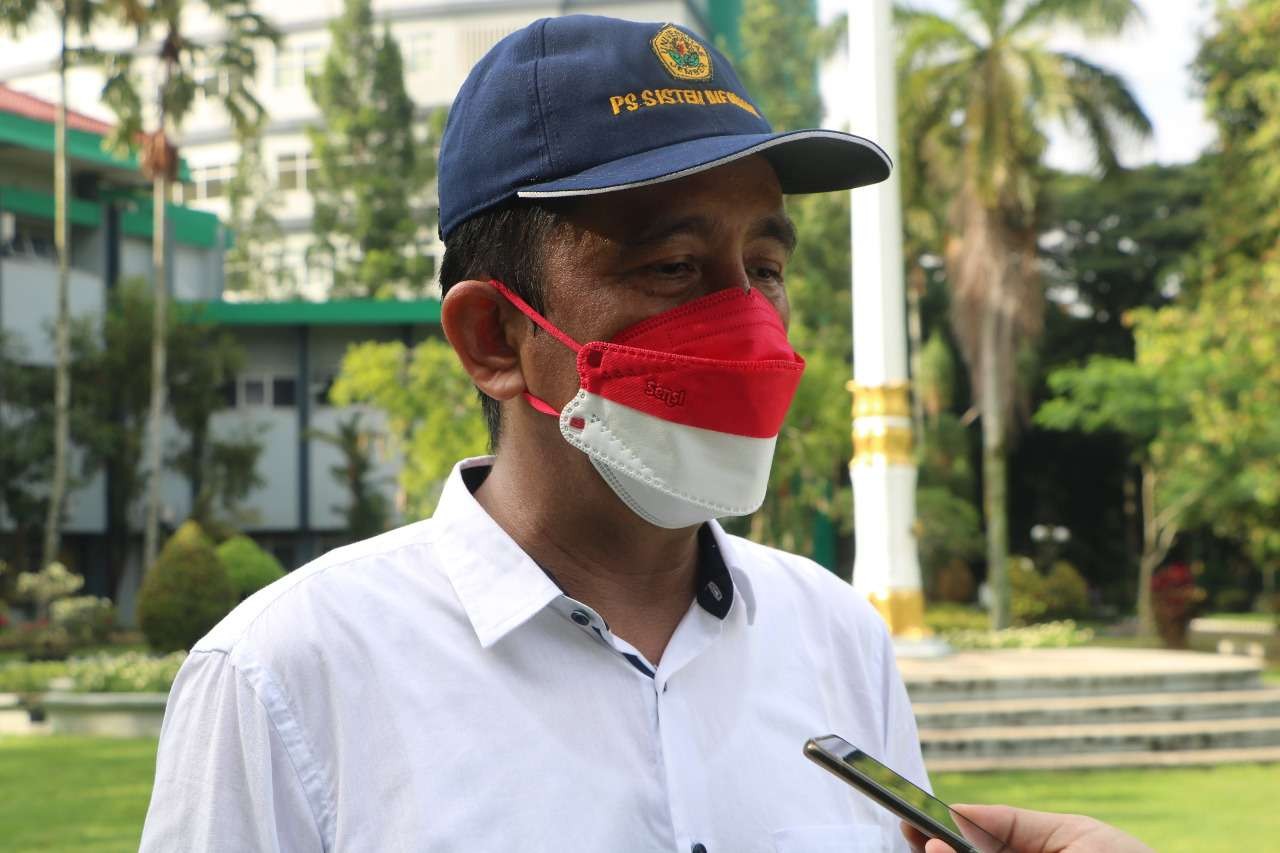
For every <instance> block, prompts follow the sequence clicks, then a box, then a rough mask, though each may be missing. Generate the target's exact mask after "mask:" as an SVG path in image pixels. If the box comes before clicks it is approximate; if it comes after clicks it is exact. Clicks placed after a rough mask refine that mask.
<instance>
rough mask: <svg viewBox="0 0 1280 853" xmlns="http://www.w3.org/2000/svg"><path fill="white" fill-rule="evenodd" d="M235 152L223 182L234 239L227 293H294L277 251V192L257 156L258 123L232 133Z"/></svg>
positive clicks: (290, 275) (280, 234)
mask: <svg viewBox="0 0 1280 853" xmlns="http://www.w3.org/2000/svg"><path fill="white" fill-rule="evenodd" d="M238 146H239V149H240V158H239V159H238V160H237V161H236V171H235V174H233V175H232V176H231V180H230V181H229V182H228V183H227V207H228V208H229V209H230V215H229V217H228V221H227V225H228V227H229V228H230V230H231V233H232V235H233V236H234V238H235V243H234V244H233V245H232V246H231V248H230V249H228V250H227V254H226V261H225V268H226V272H225V288H226V290H227V291H228V292H229V293H238V294H250V295H252V296H255V297H259V298H273V299H280V298H286V297H289V296H292V295H294V293H295V278H294V272H293V270H292V269H290V268H288V267H287V266H286V265H285V264H282V263H281V262H280V257H279V254H278V251H279V247H280V243H281V241H282V240H283V239H284V231H283V230H282V229H281V228H280V223H279V221H278V220H277V219H276V217H275V213H274V211H275V208H276V205H277V204H278V202H279V198H278V196H277V194H276V192H275V190H274V188H273V187H272V185H271V181H270V179H269V177H268V176H267V173H266V169H265V168H264V166H263V161H262V125H261V123H254V124H253V125H252V126H250V127H248V128H245V129H244V130H243V131H242V132H241V133H240V134H239V135H238Z"/></svg>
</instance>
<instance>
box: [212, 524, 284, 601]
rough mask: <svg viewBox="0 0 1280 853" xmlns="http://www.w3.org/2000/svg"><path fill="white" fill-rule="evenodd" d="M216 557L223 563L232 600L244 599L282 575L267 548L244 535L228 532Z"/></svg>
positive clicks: (278, 565) (281, 570)
mask: <svg viewBox="0 0 1280 853" xmlns="http://www.w3.org/2000/svg"><path fill="white" fill-rule="evenodd" d="M218 559H219V560H221V561H222V565H224V566H226V569H227V576H228V577H230V578H231V586H232V587H234V588H235V591H236V601H244V600H245V599H246V598H248V597H249V596H251V595H253V594H254V593H255V592H257V591H258V590H260V589H262V588H263V587H264V586H266V585H267V584H269V583H272V582H273V581H278V580H280V578H282V577H284V567H283V566H281V565H280V561H279V560H277V559H276V558H275V557H273V556H272V555H271V553H270V552H269V551H266V550H264V549H263V548H261V547H259V546H258V543H257V542H254V541H253V540H252V539H250V538H249V537H248V536H232V537H231V538H230V539H228V540H227V541H226V542H223V543H222V544H221V545H219V546H218Z"/></svg>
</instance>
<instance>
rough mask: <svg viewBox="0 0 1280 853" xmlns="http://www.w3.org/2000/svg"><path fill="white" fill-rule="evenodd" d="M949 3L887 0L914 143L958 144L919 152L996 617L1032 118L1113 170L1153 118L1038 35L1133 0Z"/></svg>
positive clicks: (1035, 295) (1100, 21)
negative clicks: (978, 456) (976, 476)
mask: <svg viewBox="0 0 1280 853" xmlns="http://www.w3.org/2000/svg"><path fill="white" fill-rule="evenodd" d="M959 5H960V9H959V12H958V14H957V15H956V16H955V18H954V19H952V18H947V17H944V16H942V15H939V14H936V13H933V12H927V11H921V10H917V9H911V8H903V7H899V9H898V10H897V13H896V19H897V23H898V25H899V28H900V34H901V45H900V55H899V63H898V68H899V78H900V81H901V82H900V92H901V97H902V98H903V99H905V102H906V104H905V106H904V107H903V109H904V110H905V111H906V112H908V113H909V114H911V115H912V116H913V121H912V125H913V127H914V133H915V134H916V135H915V136H914V137H913V144H920V143H922V141H924V140H929V139H933V140H936V139H939V138H942V137H943V136H945V135H947V134H954V135H956V142H955V146H956V148H954V149H953V150H951V151H950V152H949V153H947V154H940V155H939V156H938V157H937V162H933V163H926V164H925V165H926V167H931V168H929V171H930V173H931V177H932V179H933V180H934V181H935V185H936V186H947V188H948V189H949V190H950V195H951V202H950V208H949V215H950V222H949V228H948V233H947V235H946V237H945V247H944V254H945V259H946V268H947V275H948V278H949V280H950V282H951V294H952V298H951V321H952V326H953V328H954V331H955V334H956V338H957V340H958V342H959V345H960V349H961V354H962V355H963V357H964V360H965V362H966V364H967V366H968V368H969V376H970V381H971V384H972V386H973V389H974V395H975V398H976V402H977V406H978V410H979V414H980V416H981V419H982V444H983V465H982V470H983V508H984V511H985V515H986V520H987V567H988V582H989V584H990V587H991V590H992V593H993V595H992V607H991V621H992V626H993V627H994V628H1003V627H1006V626H1007V625H1008V624H1009V606H1010V602H1009V591H1008V575H1007V565H1008V551H1009V530H1008V511H1007V495H1006V479H1007V470H1006V464H1007V460H1006V440H1007V439H1008V437H1009V434H1010V432H1011V427H1012V426H1013V424H1014V423H1015V416H1016V415H1019V414H1021V415H1025V413H1026V411H1025V410H1026V405H1025V403H1026V401H1025V394H1024V393H1023V392H1020V391H1019V382H1018V376H1017V369H1018V364H1019V362H1020V357H1021V356H1023V355H1025V354H1026V353H1027V352H1028V351H1029V348H1030V346H1031V345H1032V344H1033V343H1034V341H1035V339H1036V338H1037V337H1038V335H1039V332H1040V328H1041V323H1042V319H1043V307H1044V297H1043V293H1042V291H1041V287H1040V280H1039V270H1038V268H1037V247H1036V239H1037V214H1038V211H1039V205H1040V202H1039V195H1040V177H1041V174H1042V171H1043V170H1042V159H1043V156H1044V152H1045V147H1046V140H1045V134H1044V128H1045V126H1046V125H1047V124H1048V123H1050V122H1053V121H1058V122H1062V123H1064V124H1066V125H1067V126H1068V127H1069V128H1072V129H1078V130H1080V131H1082V132H1083V133H1084V134H1085V135H1086V136H1087V138H1088V140H1089V142H1090V144H1091V146H1092V148H1093V151H1094V152H1095V154H1096V157H1097V160H1098V164H1099V166H1100V167H1101V168H1102V169H1103V170H1104V171H1111V170H1115V169H1118V168H1119V165H1118V163H1117V160H1116V140H1117V136H1118V134H1120V133H1122V132H1124V131H1126V130H1127V131H1130V132H1132V133H1135V134H1137V135H1139V136H1146V135H1149V134H1150V132H1151V123H1150V121H1149V120H1148V119H1147V117H1146V115H1145V113H1143V111H1142V108H1141V107H1140V106H1139V105H1138V103H1137V101H1136V100H1135V99H1134V96H1133V94H1132V93H1131V92H1130V91H1129V88H1128V86H1127V85H1126V84H1125V82H1124V81H1123V80H1122V79H1121V78H1120V77H1118V76H1117V75H1116V74H1114V73H1113V72H1111V71H1109V70H1107V69H1105V68H1102V67H1100V66H1098V65H1095V64H1093V63H1091V62H1089V61H1088V60H1086V59H1084V58H1083V57H1081V56H1079V55H1077V54H1074V53H1070V52H1065V51H1055V50H1052V49H1050V48H1049V47H1047V46H1046V43H1045V36H1046V34H1047V33H1048V32H1050V31H1051V29H1052V28H1062V27H1069V28H1075V29H1077V30H1082V31H1084V32H1085V33H1087V34H1111V33H1118V32H1120V31H1121V30H1122V29H1123V28H1124V27H1126V26H1127V25H1128V24H1130V23H1131V22H1133V21H1135V20H1138V19H1139V18H1140V17H1141V13H1140V12H1139V10H1138V7H1137V4H1136V3H1135V2H1134V0H961V2H960V4H959ZM948 164H949V165H950V168H947V166H948ZM1020 397H1022V398H1023V399H1021V400H1020V399H1019V398H1020ZM1020 404H1021V405H1020Z"/></svg>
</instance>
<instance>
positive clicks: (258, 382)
mask: <svg viewBox="0 0 1280 853" xmlns="http://www.w3.org/2000/svg"><path fill="white" fill-rule="evenodd" d="M244 404H245V405H246V406H265V405H266V404H267V383H266V382H265V381H264V380H262V379H246V380H244Z"/></svg>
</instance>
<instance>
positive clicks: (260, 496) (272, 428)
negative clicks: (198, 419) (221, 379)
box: [210, 408, 298, 531]
mask: <svg viewBox="0 0 1280 853" xmlns="http://www.w3.org/2000/svg"><path fill="white" fill-rule="evenodd" d="M210 428H211V431H212V432H213V433H214V434H215V435H223V436H227V435H235V434H237V433H238V432H239V431H241V430H244V429H246V428H247V429H252V430H254V431H256V432H258V439H259V441H261V442H262V455H261V456H260V457H259V458H258V476H259V477H260V478H261V479H262V485H261V486H259V487H258V488H257V489H255V490H254V491H253V492H252V493H251V494H250V495H249V498H248V500H246V501H245V502H244V504H242V508H243V509H244V510H245V511H247V512H248V513H249V514H250V515H251V516H252V517H251V519H250V520H249V521H248V522H247V523H246V524H245V528H246V529H247V530H250V531H253V530H294V529H296V528H297V526H298V413H297V410H296V409H267V408H261V409H252V410H250V411H249V412H246V411H245V410H243V409H230V410H226V411H222V412H218V413H217V414H215V415H214V416H213V420H212V423H211V424H210Z"/></svg>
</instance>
